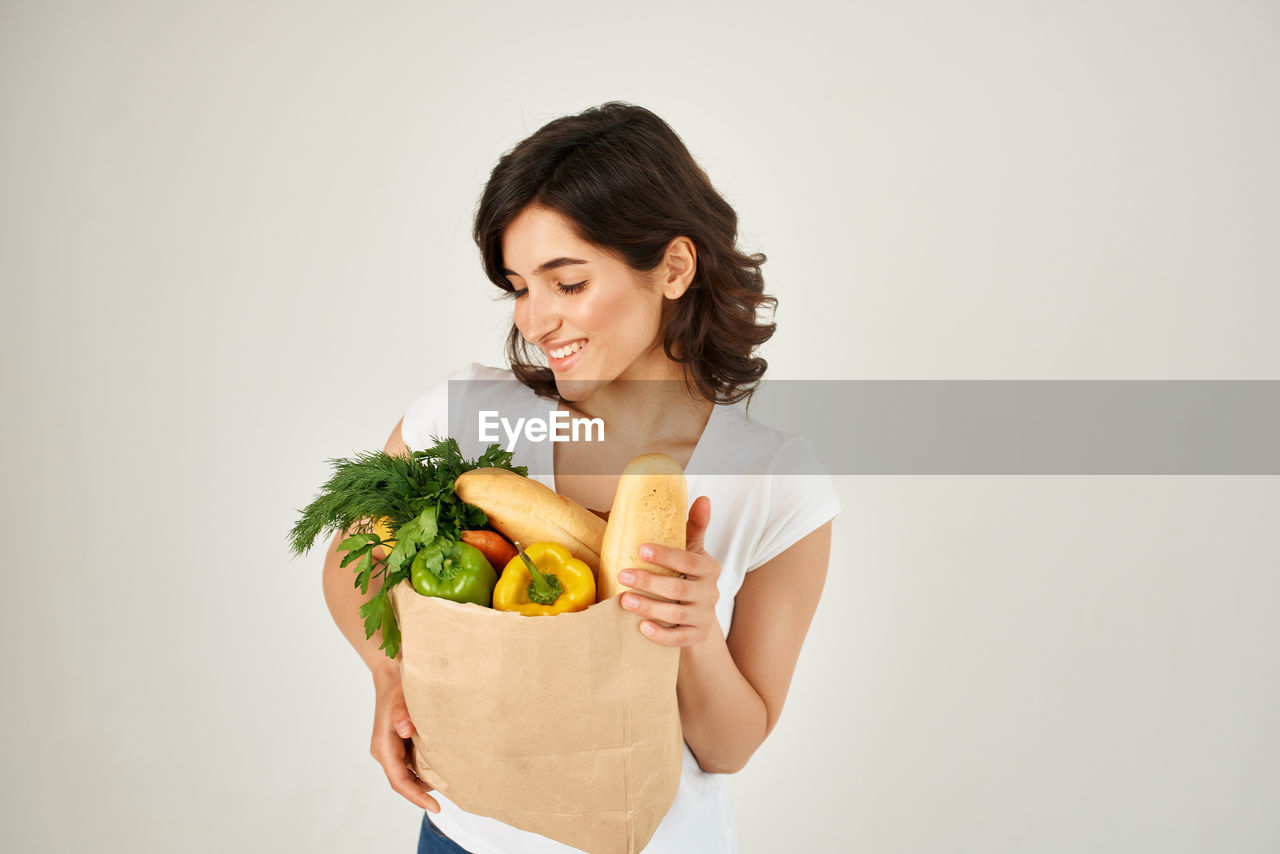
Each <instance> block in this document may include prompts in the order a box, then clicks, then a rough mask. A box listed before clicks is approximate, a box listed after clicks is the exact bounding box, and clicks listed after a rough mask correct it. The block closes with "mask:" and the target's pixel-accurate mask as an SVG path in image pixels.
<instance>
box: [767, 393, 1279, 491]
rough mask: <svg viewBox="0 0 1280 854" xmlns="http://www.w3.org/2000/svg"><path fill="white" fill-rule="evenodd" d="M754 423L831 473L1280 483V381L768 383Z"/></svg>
mask: <svg viewBox="0 0 1280 854" xmlns="http://www.w3.org/2000/svg"><path fill="white" fill-rule="evenodd" d="M750 413H751V417H752V418H755V419H757V420H759V421H762V422H764V423H766V424H769V425H770V426H773V427H777V428H779V429H781V430H786V431H788V432H792V433H799V434H802V435H805V436H807V437H808V438H809V439H810V440H811V441H812V442H813V444H814V446H815V448H816V449H817V452H818V456H819V458H820V459H821V460H822V461H823V463H824V464H825V465H826V467H827V469H828V471H829V472H830V473H831V474H876V475H883V474H925V475H934V474H1070V475H1106V474H1113V475H1149V474H1160V475H1197V474H1280V381H1273V380H972V381H943V380H879V381H877V380H869V381H861V380H859V381H843V382H842V381H785V382H772V383H765V384H763V386H762V388H761V389H760V391H759V392H758V393H757V394H756V396H755V398H754V399H753V400H752V403H751V408H750Z"/></svg>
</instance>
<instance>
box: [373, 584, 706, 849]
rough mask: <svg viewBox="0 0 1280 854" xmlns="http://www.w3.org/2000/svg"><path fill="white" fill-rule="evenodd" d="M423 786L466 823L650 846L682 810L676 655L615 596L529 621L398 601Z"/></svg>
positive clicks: (613, 845)
mask: <svg viewBox="0 0 1280 854" xmlns="http://www.w3.org/2000/svg"><path fill="white" fill-rule="evenodd" d="M391 602H392V607H393V608H394V609H395V613H396V619H397V620H398V621H399V624H400V634H401V644H400V650H401V663H400V674H401V677H402V680H403V683H404V697H405V702H406V703H407V705H408V707H409V716H410V717H411V718H413V724H414V728H415V729H416V730H417V732H416V734H415V735H414V737H413V741H414V748H415V751H414V753H415V757H414V758H415V761H416V764H417V771H418V775H419V776H420V777H421V778H422V779H423V781H425V782H426V783H427V784H428V785H430V786H432V787H433V788H435V789H437V790H439V792H440V793H441V794H443V795H444V796H445V797H447V798H448V799H449V800H451V801H453V802H454V803H455V804H457V805H458V806H459V807H461V808H462V809H464V810H467V811H468V812H472V813H476V814H479V815H485V816H490V817H492V818H496V819H498V820H500V821H503V822H506V823H507V824H510V825H513V826H515V827H518V828H521V829H523V830H528V831H532V832H534V833H540V834H542V835H543V836H547V837H550V838H551V839H554V840H556V841H558V842H563V843H565V844H566V845H570V846H573V847H574V848H579V849H581V850H583V851H589V852H591V854H633V852H637V851H639V850H640V849H642V848H643V847H644V846H645V844H646V843H647V842H648V841H649V838H650V837H651V836H652V835H653V832H654V830H655V829H657V827H658V823H659V822H660V821H661V820H662V817H663V816H664V815H666V812H667V809H668V808H669V807H670V806H671V802H672V801H673V800H674V799H675V795H676V789H677V788H678V787H679V785H680V763H681V758H682V755H683V750H684V747H683V745H684V742H683V737H682V734H681V730H680V714H679V710H678V708H677V705H676V670H677V667H678V666H679V663H680V651H679V649H678V648H676V647H666V646H661V645H659V644H656V643H654V642H653V641H651V640H649V639H647V638H646V637H645V636H644V635H642V634H641V633H640V631H639V629H638V628H637V625H638V623H639V617H638V616H636V615H635V614H631V613H629V612H627V611H624V610H623V609H622V608H621V606H620V605H619V604H618V598H617V597H614V598H612V599H606V600H605V601H603V602H598V603H596V604H595V605H592V606H591V607H590V608H588V609H587V610H585V611H580V612H577V613H571V614H557V615H555V616H542V617H526V616H524V615H521V614H516V613H511V612H506V611H495V610H493V609H491V608H483V607H480V606H478V605H471V604H459V603H457V602H450V601H448V600H445V599H438V598H434V597H429V596H422V595H420V594H419V593H418V592H417V591H415V590H414V589H413V587H412V585H410V584H409V582H408V581H404V582H401V583H400V584H399V585H397V586H396V587H395V588H393V589H392V590H391Z"/></svg>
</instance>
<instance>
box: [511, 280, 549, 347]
mask: <svg viewBox="0 0 1280 854" xmlns="http://www.w3.org/2000/svg"><path fill="white" fill-rule="evenodd" d="M538 290H539V289H538V288H536V287H531V288H529V290H528V292H526V293H525V295H524V296H523V297H521V298H520V300H519V301H518V302H517V303H516V317H515V320H516V328H517V329H519V330H520V334H521V335H523V336H524V339H525V340H526V341H528V342H529V343H530V344H537V343H538V342H539V341H541V340H543V339H544V338H546V337H547V336H548V335H549V334H550V333H552V332H554V331H555V330H556V328H557V327H558V326H559V325H560V315H559V313H558V312H557V311H556V310H555V307H554V306H553V305H552V304H551V300H549V299H547V297H546V296H545V295H541V294H539V293H538Z"/></svg>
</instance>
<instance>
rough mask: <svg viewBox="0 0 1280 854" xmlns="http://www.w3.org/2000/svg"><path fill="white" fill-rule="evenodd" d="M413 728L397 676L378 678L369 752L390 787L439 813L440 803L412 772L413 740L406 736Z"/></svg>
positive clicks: (406, 797)
mask: <svg viewBox="0 0 1280 854" xmlns="http://www.w3.org/2000/svg"><path fill="white" fill-rule="evenodd" d="M413 731H414V726H413V721H412V720H411V719H410V718H409V707H408V706H407V705H406V704H405V701H404V688H403V686H402V685H401V684H400V680H399V678H394V679H387V680H383V681H381V682H380V683H379V688H378V694H377V701H376V703H375V705H374V712H373V739H372V741H371V743H370V745H369V752H370V753H371V754H372V755H373V758H374V759H375V760H377V762H378V764H379V765H381V766H382V772H383V773H384V774H386V775H387V782H388V783H390V784H391V788H392V789H394V790H395V791H396V792H398V793H399V794H400V795H401V796H403V797H404V798H405V799H407V800H408V801H409V802H411V803H413V804H415V805H416V806H418V807H421V808H422V809H425V810H430V811H431V812H440V803H439V802H438V801H437V800H436V799H435V798H433V797H431V796H430V795H429V794H427V793H428V792H430V791H431V787H430V786H428V785H427V784H426V783H424V782H422V781H421V780H419V779H418V775H417V774H415V773H414V772H413V768H412V758H413V741H412V740H411V739H410V736H412V735H413Z"/></svg>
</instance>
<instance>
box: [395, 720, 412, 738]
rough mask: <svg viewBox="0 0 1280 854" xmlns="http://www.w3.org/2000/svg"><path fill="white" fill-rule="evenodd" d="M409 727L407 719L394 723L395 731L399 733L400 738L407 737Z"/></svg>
mask: <svg viewBox="0 0 1280 854" xmlns="http://www.w3.org/2000/svg"><path fill="white" fill-rule="evenodd" d="M409 729H410V727H409V722H408V721H401V722H400V723H398V724H396V732H398V733H400V737H401V738H408V737H409Z"/></svg>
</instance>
